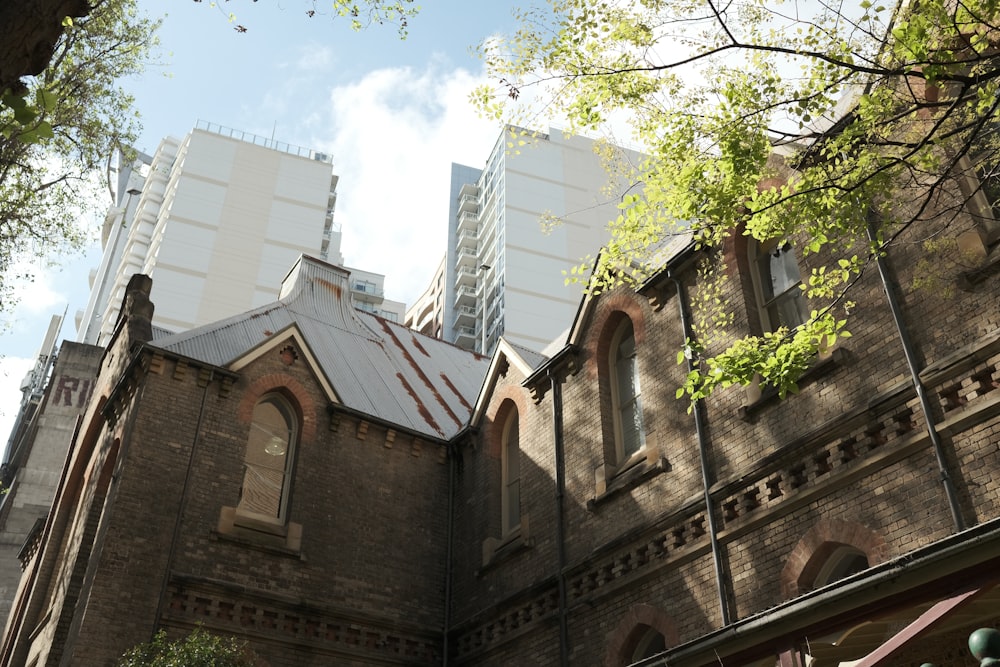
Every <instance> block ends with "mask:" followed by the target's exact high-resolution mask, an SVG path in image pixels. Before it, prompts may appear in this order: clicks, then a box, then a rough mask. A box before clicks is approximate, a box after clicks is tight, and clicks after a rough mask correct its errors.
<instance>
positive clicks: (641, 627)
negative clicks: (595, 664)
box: [604, 604, 680, 667]
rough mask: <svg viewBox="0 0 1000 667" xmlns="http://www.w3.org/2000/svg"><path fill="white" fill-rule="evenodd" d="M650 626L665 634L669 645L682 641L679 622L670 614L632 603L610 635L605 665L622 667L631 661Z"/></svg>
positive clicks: (647, 605) (651, 606)
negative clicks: (678, 626) (678, 630)
mask: <svg viewBox="0 0 1000 667" xmlns="http://www.w3.org/2000/svg"><path fill="white" fill-rule="evenodd" d="M649 628H653V629H654V630H656V631H657V632H659V633H660V634H661V635H663V639H664V640H665V643H666V645H667V646H668V647H670V646H676V645H677V644H678V643H679V641H680V636H679V634H678V632H677V624H676V623H674V619H673V618H671V617H670V615H669V614H667V613H666V612H664V611H662V610H660V609H658V608H656V607H654V606H653V605H649V604H636V605H632V607H631V608H630V609H629V610H628V611H627V612H625V615H624V616H623V617H622V619H621V620H620V621H619V622H618V627H616V628H615V629H614V630H612V631H611V633H610V634H609V635H608V650H607V653H605V656H604V665H605V667H622V665H627V664H628V663H629V662H631V657H632V653H633V652H634V651H635V649H636V644H637V643H638V642H639V640H640V639H642V637H643V636H644V635H645V634H646V632H647V631H648V630H649Z"/></svg>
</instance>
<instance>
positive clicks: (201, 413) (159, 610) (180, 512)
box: [150, 371, 215, 640]
mask: <svg viewBox="0 0 1000 667" xmlns="http://www.w3.org/2000/svg"><path fill="white" fill-rule="evenodd" d="M213 380H215V371H209V376H208V382H207V383H205V390H204V391H203V392H202V394H201V406H200V407H199V408H198V421H197V422H196V423H195V426H194V438H192V439H191V453H190V454H188V463H187V471H186V472H185V474H184V485H183V486H182V487H181V502H180V507H178V508H177V519H176V520H175V521H174V530H173V535H172V536H171V539H170V550H169V551H168V552H167V567H166V570H165V571H164V573H163V584H162V585H161V586H160V598H159V600H158V601H157V603H156V617H155V618H154V619H153V629H152V632H150V640H152V639H153V638H154V637H156V632H157V630H158V629H159V625H160V619H161V618H162V616H163V607H164V604H165V603H166V600H167V585H168V584H169V583H170V568H171V566H172V565H173V562H174V556H176V554H177V542H178V539H179V537H180V533H181V520H182V519H183V517H184V507H185V506H186V505H187V497H188V488H189V487H190V485H191V470H192V468H194V452H195V449H196V448H197V446H198V441H199V440H200V439H201V423H202V421H204V418H205V404H206V403H207V402H208V390H209V389H210V388H211V386H212V381H213Z"/></svg>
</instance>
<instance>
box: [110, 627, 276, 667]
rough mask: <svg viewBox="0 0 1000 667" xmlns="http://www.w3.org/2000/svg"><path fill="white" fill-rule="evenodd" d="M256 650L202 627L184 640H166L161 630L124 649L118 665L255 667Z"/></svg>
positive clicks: (137, 666)
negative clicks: (142, 642) (150, 639)
mask: <svg viewBox="0 0 1000 667" xmlns="http://www.w3.org/2000/svg"><path fill="white" fill-rule="evenodd" d="M256 664H257V659H256V657H255V656H254V654H253V652H252V651H250V650H249V649H248V648H247V647H246V643H245V642H241V641H239V640H237V639H236V638H234V637H218V636H216V635H213V634H209V633H208V632H206V631H205V630H203V629H202V628H196V629H195V630H194V632H192V633H191V634H190V635H188V636H187V637H185V638H183V639H178V640H175V641H167V635H166V633H165V632H163V631H162V630H161V631H160V632H158V633H157V634H156V637H154V638H153V641H151V642H149V643H146V644H140V645H138V646H136V647H135V648H131V649H129V650H128V651H126V652H125V655H123V656H122V657H121V660H119V661H118V667H254V665H256Z"/></svg>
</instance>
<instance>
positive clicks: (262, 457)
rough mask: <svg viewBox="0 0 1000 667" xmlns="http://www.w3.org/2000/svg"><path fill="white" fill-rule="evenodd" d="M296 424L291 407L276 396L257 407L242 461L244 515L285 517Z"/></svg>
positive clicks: (268, 397) (260, 402) (241, 501)
mask: <svg viewBox="0 0 1000 667" xmlns="http://www.w3.org/2000/svg"><path fill="white" fill-rule="evenodd" d="M297 424H298V420H297V419H296V418H295V413H294V412H293V411H292V407H291V406H290V405H289V404H288V401H286V400H285V399H284V398H282V397H281V396H279V395H277V394H268V395H266V396H264V397H263V398H262V399H260V400H259V401H258V402H257V405H255V406H254V408H253V418H252V421H251V423H250V437H249V438H248V439H247V449H246V457H245V458H244V462H243V463H244V473H243V487H242V488H241V490H240V502H239V507H238V509H239V510H240V511H241V512H244V513H251V514H255V515H259V516H263V517H266V518H269V519H284V518H285V510H286V507H287V505H288V487H289V482H290V480H291V475H290V471H291V463H292V453H293V449H294V446H295V440H296V436H297Z"/></svg>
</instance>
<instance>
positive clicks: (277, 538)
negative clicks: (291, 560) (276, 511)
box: [214, 507, 302, 556]
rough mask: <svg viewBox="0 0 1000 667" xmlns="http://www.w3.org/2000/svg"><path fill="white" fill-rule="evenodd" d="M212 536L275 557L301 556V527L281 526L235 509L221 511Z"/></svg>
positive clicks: (292, 524)
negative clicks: (278, 554) (274, 555)
mask: <svg viewBox="0 0 1000 667" xmlns="http://www.w3.org/2000/svg"><path fill="white" fill-rule="evenodd" d="M214 533H215V534H216V535H217V537H218V538H219V539H224V540H226V541H230V542H236V543H239V544H244V545H246V546H251V547H255V548H263V549H265V550H267V551H272V552H274V553H281V554H286V555H294V556H301V552H302V525H301V524H298V523H294V522H291V521H289V522H288V523H283V522H281V521H279V520H277V519H272V518H270V517H262V516H259V515H254V514H250V513H246V512H242V511H240V510H239V509H238V508H236V507H223V508H222V510H221V511H220V512H219V523H218V526H217V527H216V530H215V531H214Z"/></svg>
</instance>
